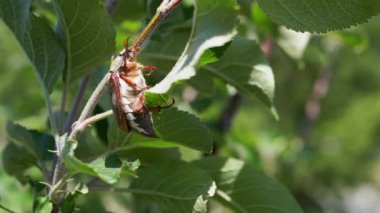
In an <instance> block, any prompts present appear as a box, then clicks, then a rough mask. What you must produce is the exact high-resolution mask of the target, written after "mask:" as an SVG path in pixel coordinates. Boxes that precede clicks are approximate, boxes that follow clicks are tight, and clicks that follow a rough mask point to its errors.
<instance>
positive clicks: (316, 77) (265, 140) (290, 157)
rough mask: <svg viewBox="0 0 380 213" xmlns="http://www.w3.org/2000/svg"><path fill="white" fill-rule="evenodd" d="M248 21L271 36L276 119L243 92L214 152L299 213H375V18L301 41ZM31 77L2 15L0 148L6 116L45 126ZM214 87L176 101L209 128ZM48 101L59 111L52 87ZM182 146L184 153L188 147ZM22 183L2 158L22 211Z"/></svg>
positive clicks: (7, 196)
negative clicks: (289, 200) (266, 184)
mask: <svg viewBox="0 0 380 213" xmlns="http://www.w3.org/2000/svg"><path fill="white" fill-rule="evenodd" d="M134 14H135V17H129V18H130V20H128V21H124V22H122V23H120V24H119V25H118V28H117V30H118V31H119V33H118V40H119V41H121V40H122V39H123V37H124V34H133V33H135V32H137V30H138V29H139V27H140V26H141V23H140V22H139V21H138V20H139V19H140V18H141V17H143V16H144V13H142V14H140V13H138V12H136V13H134ZM245 18H247V17H245ZM251 18H252V19H251ZM255 18H256V19H255ZM248 19H249V22H252V21H253V22H256V24H257V30H258V31H259V32H261V33H259V34H258V35H257V37H258V38H260V39H261V40H262V41H264V40H265V39H268V38H272V39H274V40H275V41H278V42H276V44H275V45H274V46H273V52H272V53H271V54H270V62H271V65H272V67H273V70H274V74H275V79H276V97H275V106H276V108H277V110H278V114H279V117H280V120H279V121H276V120H275V119H274V118H273V116H272V115H271V114H270V113H269V112H268V111H266V110H265V109H264V107H263V106H262V105H261V104H260V103H258V102H257V101H256V100H250V99H246V98H242V105H241V106H240V108H239V109H238V111H237V114H236V117H235V118H234V120H233V123H232V126H231V129H230V130H229V131H227V132H224V133H223V134H220V135H219V137H220V138H218V140H220V141H221V142H222V143H223V144H224V146H223V147H222V148H221V150H220V153H221V155H224V156H233V157H236V158H240V159H244V160H246V161H249V162H252V163H254V164H255V165H257V167H258V168H260V169H261V170H263V171H264V172H265V173H266V174H268V175H269V176H272V177H274V178H276V179H277V180H279V181H280V182H282V183H283V184H285V185H286V186H287V187H288V188H289V189H290V190H291V191H292V193H293V194H294V196H295V197H296V199H297V200H298V201H299V202H300V203H301V205H302V207H303V208H304V209H305V212H376V211H378V209H380V170H379V168H380V146H379V145H380V139H379V138H380V39H379V38H380V17H377V18H375V19H373V20H372V21H371V22H370V23H368V24H364V25H362V26H359V27H355V28H352V29H350V30H346V31H339V32H331V33H328V34H324V35H311V36H309V35H305V34H302V35H301V34H298V35H297V36H300V37H294V36H296V35H295V34H290V35H289V33H294V32H290V31H289V30H286V29H282V28H278V27H277V26H275V25H273V23H267V22H265V23H261V22H260V21H261V20H260V19H258V16H252V17H250V16H249V18H248ZM115 20H118V17H117V16H115ZM260 27H261V28H260ZM274 29H275V30H274ZM244 30H246V29H242V31H244ZM247 31H249V30H247ZM286 35H288V37H286ZM247 36H248V37H249V32H247ZM289 36H290V37H289ZM292 38H293V41H291V39H292ZM295 38H303V39H306V41H309V42H308V43H305V44H306V47H305V49H303V48H302V44H301V41H302V39H298V40H296V42H294V39H295ZM281 39H283V40H284V41H282V42H283V43H285V44H294V45H295V47H296V50H298V51H292V49H291V48H289V47H288V48H285V47H284V45H282V44H283V43H282V42H281ZM309 39H310V40H309ZM119 43H120V42H119ZM277 44H280V45H277ZM119 46H120V45H119ZM34 75H35V74H34V72H33V70H32V67H31V65H30V63H29V61H28V59H27V57H26V55H25V54H24V53H23V51H22V49H21V47H20V46H19V45H18V43H17V41H16V39H15V38H14V37H13V35H12V33H11V32H10V31H9V29H8V28H7V27H6V26H5V25H4V23H2V22H1V21H0V149H2V148H3V147H4V145H5V144H6V142H7V139H6V135H5V123H6V121H7V120H12V121H15V122H17V123H20V124H22V125H24V126H27V127H28V128H30V129H39V130H45V129H46V117H47V112H46V109H45V107H44V100H43V98H42V95H41V91H40V88H39V84H38V81H37V80H36V78H35V76H34ZM221 90H222V89H221ZM192 91H193V89H192V88H190V87H187V88H185V89H184V90H183V91H181V93H183V96H184V97H186V95H187V94H189V93H190V94H192ZM217 93H218V95H217V96H213V97H208V96H200V95H198V96H196V98H195V99H187V98H183V99H182V100H180V102H181V104H182V105H186V104H188V105H190V106H192V111H193V113H197V114H198V116H199V117H201V118H202V120H203V121H204V122H206V123H208V124H209V125H210V127H211V128H213V127H215V124H216V123H217V121H218V119H219V116H220V113H221V111H222V110H223V108H222V107H221V106H224V105H226V104H227V103H228V101H229V99H230V94H231V93H228V92H225V91H218V92H217ZM51 97H52V99H53V104H54V105H55V107H56V108H58V107H59V98H60V94H59V90H58V92H57V91H56V92H53V94H52V96H51ZM216 97H217V98H216ZM239 100H240V97H239ZM215 129H217V128H216V127H215ZM184 152H185V154H186V152H189V153H187V154H188V155H189V156H191V155H192V154H191V153H190V152H191V151H189V150H187V149H185V151H184ZM28 189H29V188H28V186H22V185H21V184H20V183H19V182H17V180H16V179H13V178H12V177H10V176H8V175H7V174H6V173H4V172H3V169H2V164H0V204H1V205H3V206H6V207H9V208H11V209H12V210H14V211H16V212H28V211H29V210H30V209H31V205H32V197H33V193H32V192H31V191H29V190H28ZM120 196H121V195H120ZM123 196H124V195H123ZM120 199H121V198H120V197H118V198H115V197H114V196H104V197H102V198H100V197H96V196H94V198H91V199H88V200H87V201H86V202H87V203H89V204H90V203H91V202H92V203H94V202H93V200H96V201H101V202H99V203H98V204H99V205H100V204H101V203H102V202H103V203H106V202H107V203H108V204H109V203H112V202H113V203H114V205H113V206H116V207H115V208H116V209H118V212H123V211H127V210H125V209H124V208H123V207H122V206H120V203H119V204H118V202H117V200H120ZM121 200H122V199H121ZM0 211H1V210H0Z"/></svg>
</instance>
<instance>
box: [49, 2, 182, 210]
mask: <svg viewBox="0 0 380 213" xmlns="http://www.w3.org/2000/svg"><path fill="white" fill-rule="evenodd" d="M180 2H181V0H163V1H162V3H161V5H160V6H159V7H158V9H157V12H156V15H155V16H154V17H153V18H152V20H151V21H150V22H149V24H148V25H147V26H146V27H145V29H144V30H143V31H142V33H141V34H140V35H139V36H138V37H137V40H136V42H135V43H134V44H133V46H132V48H135V50H136V54H137V53H138V52H139V51H140V48H141V45H142V44H143V43H144V41H145V40H146V39H147V38H148V37H149V36H150V34H151V33H152V32H153V30H154V29H155V28H156V26H157V25H158V24H159V22H160V21H161V20H162V19H163V18H164V17H165V16H166V15H167V14H168V13H170V12H171V11H172V10H173V9H174V8H175V6H177V5H178V4H179V3H180ZM125 51H127V50H126V49H124V50H123V51H121V53H120V54H119V55H118V56H116V57H115V58H113V59H112V63H111V67H110V72H115V71H117V70H119V69H120V67H121V66H123V65H124V57H123V53H124V52H125ZM110 72H108V73H107V74H106V75H105V76H104V77H103V79H102V80H101V82H100V83H99V84H98V86H97V87H96V89H95V90H94V92H93V93H92V95H91V97H90V99H89V100H88V101H87V103H86V105H85V107H84V109H83V111H82V113H81V115H80V116H79V119H78V120H77V121H76V122H75V125H73V128H72V130H71V132H69V137H68V138H70V139H75V138H76V136H77V134H78V132H79V131H82V130H84V129H85V128H86V127H87V126H89V125H90V124H92V123H94V122H96V121H98V120H100V119H103V118H106V117H107V116H110V115H111V114H112V111H107V112H104V113H102V114H99V115H95V116H93V117H90V116H91V115H92V112H93V111H94V108H95V106H96V104H97V103H98V102H99V100H100V97H101V95H102V94H103V92H104V90H106V88H107V86H108V82H109V77H110ZM67 79H69V76H67ZM67 81H68V80H67ZM67 87H68V82H66V84H65V89H64V93H63V98H62V105H61V111H64V108H65V102H66V95H67V94H66V93H67ZM78 96H80V94H78ZM80 99H81V97H78V100H80ZM76 107H77V106H75V105H74V106H73V110H72V112H71V113H72V114H73V115H72V116H71V117H75V115H74V113H75V111H76ZM70 120H71V118H69V119H68V122H67V125H69V123H70ZM66 132H67V131H66ZM66 135H67V134H65V135H63V136H62V137H59V138H57V139H56V148H57V157H58V158H57V161H56V163H55V168H54V173H53V178H52V183H51V185H52V187H51V188H50V192H49V196H50V198H52V199H53V201H54V209H55V210H59V206H58V205H59V204H60V203H61V202H62V199H63V197H62V196H59V195H57V192H58V191H59V190H60V188H62V187H63V186H64V185H65V183H64V182H65V177H66V176H67V175H66V167H65V165H64V163H63V161H62V149H63V148H64V146H65V144H66V140H67V137H66ZM63 192H65V191H63Z"/></svg>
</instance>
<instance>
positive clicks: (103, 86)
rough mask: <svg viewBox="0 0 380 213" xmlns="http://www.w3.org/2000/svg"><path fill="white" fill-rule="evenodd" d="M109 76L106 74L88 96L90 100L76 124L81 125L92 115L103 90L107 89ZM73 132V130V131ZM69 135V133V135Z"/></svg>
mask: <svg viewBox="0 0 380 213" xmlns="http://www.w3.org/2000/svg"><path fill="white" fill-rule="evenodd" d="M109 76H110V74H109V73H107V74H106V75H105V76H104V77H103V79H102V80H101V81H100V83H99V84H98V86H97V87H96V89H95V90H94V92H93V93H92V95H91V96H90V99H89V100H88V101H87V104H86V106H85V107H84V109H83V111H82V113H81V115H80V116H79V119H78V120H77V121H76V123H77V124H80V123H82V122H83V121H84V120H86V119H87V118H89V117H90V116H91V114H92V112H93V111H94V109H95V106H96V104H97V103H98V102H99V100H100V97H101V96H102V94H103V92H104V90H106V89H107V85H108V81H109ZM73 131H74V130H73ZM70 134H71V133H70Z"/></svg>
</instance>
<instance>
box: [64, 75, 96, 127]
mask: <svg viewBox="0 0 380 213" xmlns="http://www.w3.org/2000/svg"><path fill="white" fill-rule="evenodd" d="M90 79H91V73H90V74H88V75H86V76H85V77H84V78H83V79H82V81H81V83H80V86H79V89H78V92H77V94H76V96H75V99H74V104H73V106H72V107H71V109H70V113H69V115H68V116H67V119H66V122H65V128H64V132H68V131H69V128H70V127H71V125H72V124H73V123H74V120H75V119H76V117H77V116H78V113H79V107H80V105H81V104H82V101H83V97H84V94H85V93H86V89H87V87H88V85H89V83H90Z"/></svg>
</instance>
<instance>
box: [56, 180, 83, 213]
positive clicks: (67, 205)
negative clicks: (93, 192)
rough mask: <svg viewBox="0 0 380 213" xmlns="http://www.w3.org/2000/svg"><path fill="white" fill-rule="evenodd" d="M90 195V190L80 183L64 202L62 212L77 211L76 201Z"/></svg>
mask: <svg viewBox="0 0 380 213" xmlns="http://www.w3.org/2000/svg"><path fill="white" fill-rule="evenodd" d="M87 193H88V188H87V186H86V185H84V184H82V183H79V184H78V185H77V186H76V187H75V188H74V190H72V191H71V192H70V193H69V194H68V195H67V196H66V197H65V200H64V201H63V204H62V212H63V213H71V212H74V211H75V200H76V199H77V198H78V197H79V196H81V195H84V194H87Z"/></svg>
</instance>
